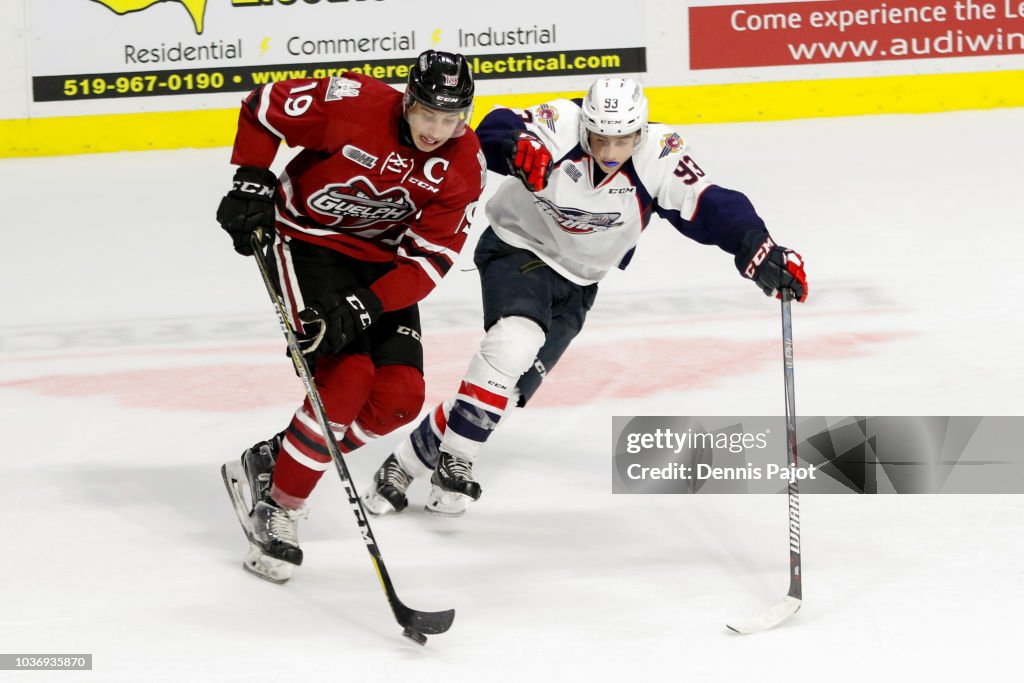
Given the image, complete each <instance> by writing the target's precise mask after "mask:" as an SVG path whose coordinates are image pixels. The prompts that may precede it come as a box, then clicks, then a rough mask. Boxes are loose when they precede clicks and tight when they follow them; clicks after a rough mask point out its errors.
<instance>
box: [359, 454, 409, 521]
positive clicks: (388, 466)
mask: <svg viewBox="0 0 1024 683" xmlns="http://www.w3.org/2000/svg"><path fill="white" fill-rule="evenodd" d="M410 482H412V475H411V474H409V473H408V472H406V471H405V469H404V468H403V467H402V465H401V464H399V462H398V458H396V457H395V456H394V455H389V456H388V459H387V460H385V461H384V464H383V465H381V466H380V469H378V470H377V473H376V474H374V475H373V487H372V488H371V489H370V490H368V491H367V492H366V493H364V494H363V507H365V508H366V511H367V512H369V513H370V514H371V515H385V514H387V513H389V512H395V513H398V512H401V511H402V510H404V509H405V508H406V507H408V505H409V499H408V498H406V497H405V491H406V489H408V488H409V483H410Z"/></svg>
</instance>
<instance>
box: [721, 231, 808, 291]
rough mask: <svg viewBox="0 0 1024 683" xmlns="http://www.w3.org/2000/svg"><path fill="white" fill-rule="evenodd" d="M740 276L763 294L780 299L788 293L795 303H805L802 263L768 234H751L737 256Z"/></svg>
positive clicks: (794, 253) (805, 285) (793, 253)
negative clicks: (785, 290)
mask: <svg viewBox="0 0 1024 683" xmlns="http://www.w3.org/2000/svg"><path fill="white" fill-rule="evenodd" d="M736 267H737V268H738V269H739V271H740V275H742V276H743V277H745V278H749V279H751V280H753V281H754V282H755V283H757V286H758V287H760V288H761V290H762V291H764V293H765V294H767V295H768V296H771V295H772V294H775V296H776V298H779V299H781V298H782V290H783V289H788V290H789V291H790V292H792V294H793V298H794V299H796V300H797V301H801V302H802V301H806V300H807V290H808V288H807V274H806V273H804V260H803V258H801V256H800V254H798V253H796V252H795V251H793V250H792V249H786V248H785V247H780V246H778V245H777V244H775V242H774V241H773V240H772V238H771V237H769V236H768V235H767V233H760V234H758V233H751V234H749V235H747V237H745V238H744V240H743V247H742V248H741V249H740V251H739V253H738V254H736Z"/></svg>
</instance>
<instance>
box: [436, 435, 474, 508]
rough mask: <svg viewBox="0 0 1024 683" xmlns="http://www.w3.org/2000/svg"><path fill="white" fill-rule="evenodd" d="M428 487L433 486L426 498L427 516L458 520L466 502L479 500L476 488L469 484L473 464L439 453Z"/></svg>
mask: <svg viewBox="0 0 1024 683" xmlns="http://www.w3.org/2000/svg"><path fill="white" fill-rule="evenodd" d="M430 483H431V484H432V485H433V486H432V487H431V489H430V496H429V497H428V498H427V505H426V509H427V511H428V512H433V513H435V514H438V515H444V516H446V517H461V516H462V515H464V514H466V508H467V507H468V506H469V503H470V501H475V500H479V499H480V494H481V490H480V484H478V483H477V482H475V481H473V463H472V462H471V461H470V460H467V459H466V458H462V457H459V456H457V455H452V454H451V453H446V452H445V451H441V457H440V458H438V461H437V469H435V470H434V474H433V476H431V477H430Z"/></svg>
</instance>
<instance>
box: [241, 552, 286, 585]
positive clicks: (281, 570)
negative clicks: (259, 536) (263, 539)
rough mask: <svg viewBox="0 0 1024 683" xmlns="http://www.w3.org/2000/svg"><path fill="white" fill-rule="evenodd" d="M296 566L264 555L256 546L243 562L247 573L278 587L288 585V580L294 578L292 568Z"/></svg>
mask: <svg viewBox="0 0 1024 683" xmlns="http://www.w3.org/2000/svg"><path fill="white" fill-rule="evenodd" d="M294 566H295V565H292V564H289V563H287V562H284V561H283V560H278V559H275V558H273V557H269V556H267V555H264V554H263V552H262V551H261V550H260V549H259V548H258V547H257V546H255V545H250V546H249V552H248V553H247V554H246V556H245V559H244V560H242V567H244V568H245V570H246V571H248V572H250V573H252V574H255V575H256V576H258V577H260V578H261V579H264V580H266V581H270V582H271V583H276V584H278V585H280V584H282V583H286V582H287V581H288V579H290V578H292V568H293V567H294Z"/></svg>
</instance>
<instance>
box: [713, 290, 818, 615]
mask: <svg viewBox="0 0 1024 683" xmlns="http://www.w3.org/2000/svg"><path fill="white" fill-rule="evenodd" d="M791 298H792V294H791V293H790V291H789V290H788V289H784V290H782V365H783V370H784V374H785V378H786V451H787V455H788V456H789V464H790V466H791V467H793V468H796V467H798V466H799V463H798V461H797V455H796V400H795V398H794V395H793V315H792V311H791V310H790V299H791ZM801 579H802V575H801V572H800V490H799V487H798V486H797V480H796V477H792V478H791V479H790V482H789V593H788V594H787V595H786V597H785V598H783V599H782V600H781V601H780V602H778V603H776V604H775V605H773V606H772V607H771V608H769V609H768V610H766V611H765V612H764V613H763V614H761V615H760V616H757V617H754V618H752V619H740V620H737V621H733V622H730V623H729V624H727V626H728V628H729V630H731V631H734V632H736V633H743V634H747V633H757V632H758V631H767V630H768V629H770V628H774V627H776V626H778V625H779V624H781V623H782V622H783V621H785V620H786V619H788V618H789V617H791V616H793V615H794V614H796V613H797V611H798V610H799V609H800V606H801V605H802V604H803V588H802V583H801Z"/></svg>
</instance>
